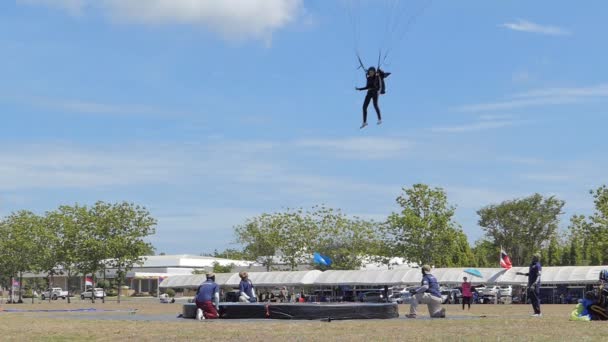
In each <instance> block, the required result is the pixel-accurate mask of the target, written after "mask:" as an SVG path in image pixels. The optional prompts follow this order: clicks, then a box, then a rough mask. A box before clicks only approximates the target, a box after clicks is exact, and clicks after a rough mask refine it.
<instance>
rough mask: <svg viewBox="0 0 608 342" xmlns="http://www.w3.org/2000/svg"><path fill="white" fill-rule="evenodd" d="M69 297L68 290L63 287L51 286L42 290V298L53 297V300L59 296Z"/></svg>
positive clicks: (62, 297)
mask: <svg viewBox="0 0 608 342" xmlns="http://www.w3.org/2000/svg"><path fill="white" fill-rule="evenodd" d="M67 297H68V291H63V289H61V287H53V288H50V289H48V290H46V291H44V292H42V295H41V297H40V298H42V300H45V299H47V298H51V299H52V300H57V299H59V298H61V299H66V298H67Z"/></svg>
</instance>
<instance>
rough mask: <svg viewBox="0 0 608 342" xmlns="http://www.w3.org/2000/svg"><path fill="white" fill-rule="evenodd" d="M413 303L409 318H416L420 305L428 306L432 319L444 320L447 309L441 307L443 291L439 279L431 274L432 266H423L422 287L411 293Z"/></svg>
mask: <svg viewBox="0 0 608 342" xmlns="http://www.w3.org/2000/svg"><path fill="white" fill-rule="evenodd" d="M410 293H411V294H412V303H411V304H410V313H409V314H408V315H406V316H405V317H407V318H416V312H417V308H418V304H426V305H427V306H428V308H429V314H430V316H431V318H444V317H445V308H443V307H441V302H442V300H441V291H439V283H438V282H437V278H435V276H434V275H432V274H431V266H429V265H424V266H422V281H421V286H420V287H418V288H416V289H413V290H411V291H410Z"/></svg>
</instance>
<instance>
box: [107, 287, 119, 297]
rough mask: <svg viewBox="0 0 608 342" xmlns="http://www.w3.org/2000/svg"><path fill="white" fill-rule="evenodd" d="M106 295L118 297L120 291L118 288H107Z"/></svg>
mask: <svg viewBox="0 0 608 342" xmlns="http://www.w3.org/2000/svg"><path fill="white" fill-rule="evenodd" d="M106 296H107V297H116V296H118V291H117V290H116V289H107V290H106Z"/></svg>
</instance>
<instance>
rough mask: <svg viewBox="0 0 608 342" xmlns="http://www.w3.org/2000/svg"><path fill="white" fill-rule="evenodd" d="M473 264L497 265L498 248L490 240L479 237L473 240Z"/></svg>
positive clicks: (483, 265)
mask: <svg viewBox="0 0 608 342" xmlns="http://www.w3.org/2000/svg"><path fill="white" fill-rule="evenodd" d="M472 252H473V256H474V262H473V264H474V265H475V266H476V267H496V266H497V265H498V262H499V260H498V257H499V254H500V248H499V247H497V246H495V245H494V243H493V242H492V241H488V240H487V239H480V240H477V241H476V242H475V246H474V247H473V250H472Z"/></svg>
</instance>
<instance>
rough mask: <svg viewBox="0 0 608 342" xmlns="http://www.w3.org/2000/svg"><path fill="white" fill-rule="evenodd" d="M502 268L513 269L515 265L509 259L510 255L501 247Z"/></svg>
mask: <svg viewBox="0 0 608 342" xmlns="http://www.w3.org/2000/svg"><path fill="white" fill-rule="evenodd" d="M500 267H502V268H506V269H510V268H511V267H513V265H512V264H511V258H509V255H508V254H507V252H505V250H504V249H502V247H500Z"/></svg>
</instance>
